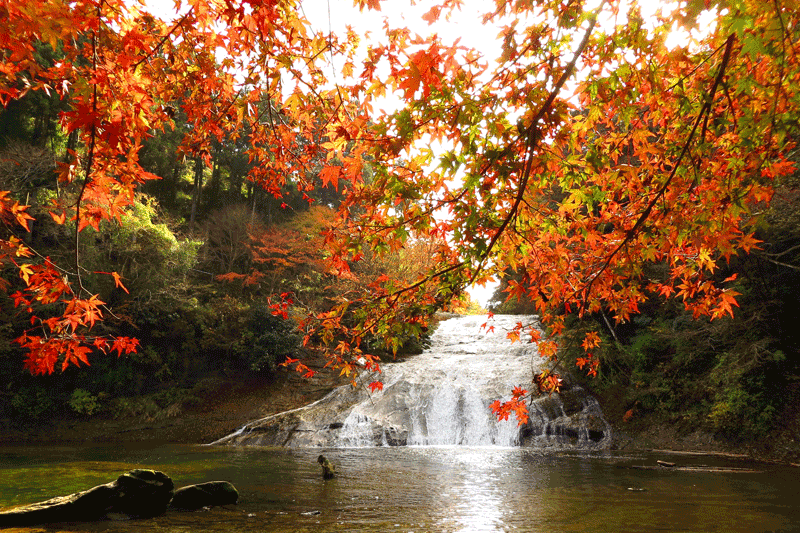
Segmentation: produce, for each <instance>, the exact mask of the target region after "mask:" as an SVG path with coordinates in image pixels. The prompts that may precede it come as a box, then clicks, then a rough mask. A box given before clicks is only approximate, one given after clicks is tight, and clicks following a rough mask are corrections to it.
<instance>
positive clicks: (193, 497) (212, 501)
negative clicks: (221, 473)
mask: <svg viewBox="0 0 800 533" xmlns="http://www.w3.org/2000/svg"><path fill="white" fill-rule="evenodd" d="M238 500H239V491H237V490H236V487H234V486H233V485H232V484H231V483H230V482H228V481H209V482H207V483H200V484H198V485H189V486H187V487H181V488H180V489H178V490H176V491H175V495H174V496H173V497H172V502H171V503H170V504H169V506H170V507H171V508H173V509H180V510H194V509H202V508H203V507H213V506H215V505H228V504H232V503H236V502H237V501H238Z"/></svg>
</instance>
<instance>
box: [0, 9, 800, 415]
mask: <svg viewBox="0 0 800 533" xmlns="http://www.w3.org/2000/svg"><path fill="white" fill-rule="evenodd" d="M354 3H355V4H356V5H357V6H358V7H360V8H363V9H373V10H380V9H381V5H382V4H381V3H380V2H378V1H377V0H376V1H370V2H364V1H356V2H354ZM461 5H462V2H460V1H458V0H448V1H445V2H441V3H439V4H431V6H430V10H429V11H428V12H427V13H426V15H425V17H424V18H425V20H426V21H428V22H430V23H435V22H436V21H437V20H438V19H443V18H446V17H447V16H449V14H450V13H451V12H453V11H454V10H455V11H457V10H458V9H459V8H460V7H461ZM0 12H1V13H0V14H1V16H0V47H2V54H1V55H0V73H2V74H1V76H2V77H0V103H2V104H3V105H4V106H5V105H7V104H8V103H9V102H11V101H13V100H15V99H19V98H23V97H24V96H25V95H26V94H27V93H30V92H32V91H45V92H53V93H57V94H58V95H59V96H60V97H61V98H63V99H64V100H66V101H67V102H68V103H69V109H68V111H66V112H64V113H63V114H62V116H61V127H62V128H63V129H64V131H65V132H67V133H70V132H76V133H77V134H78V136H79V141H80V142H79V143H78V146H77V147H76V149H75V150H73V151H72V152H71V153H70V157H69V158H68V160H67V161H64V162H62V164H61V165H60V167H59V171H58V179H59V183H60V186H61V187H62V188H63V189H64V191H65V193H64V194H63V195H61V196H59V197H58V198H57V199H56V200H54V201H53V203H52V205H50V206H49V209H48V210H49V212H50V215H51V216H52V219H53V220H54V221H55V222H57V223H59V224H72V225H73V226H74V228H75V238H76V239H78V238H79V237H80V235H81V233H82V232H84V231H92V229H94V230H96V229H97V228H98V225H99V224H100V222H101V221H114V220H117V221H119V220H121V213H122V212H123V211H124V210H125V209H126V207H127V206H128V205H130V203H131V202H132V201H133V195H134V191H135V190H136V189H137V187H138V186H139V185H140V184H142V183H143V182H145V181H146V180H151V179H156V178H157V176H155V175H152V174H148V173H147V172H144V171H143V170H142V169H141V168H140V166H139V165H138V163H137V160H138V152H139V150H140V149H141V146H142V142H143V141H144V140H145V139H147V138H148V137H149V136H151V135H153V133H154V132H156V131H159V130H164V129H168V128H171V127H172V125H173V116H174V108H175V107H176V106H179V107H180V108H181V110H182V112H183V113H184V114H185V115H186V117H187V123H188V124H189V125H190V127H189V128H187V129H186V133H185V138H184V139H183V142H182V144H181V147H180V150H181V151H182V152H183V153H185V154H186V155H188V156H191V157H194V158H198V157H199V158H201V159H202V160H204V161H205V163H206V164H210V157H211V156H210V154H211V153H212V150H211V149H210V143H211V142H212V141H213V140H215V139H216V140H221V139H222V138H237V137H238V136H241V135H244V133H242V132H245V131H246V132H247V134H246V140H247V145H248V147H247V155H248V158H249V160H250V162H251V163H253V166H252V170H251V172H250V175H249V176H248V177H249V179H250V180H252V181H253V182H255V183H257V184H258V185H260V186H262V187H263V188H264V189H265V190H267V191H269V192H270V193H272V194H274V195H276V196H280V194H281V189H282V187H284V186H286V185H287V183H290V184H291V185H292V186H296V187H297V189H298V190H299V191H302V192H303V193H304V194H305V193H306V192H308V191H309V190H310V188H311V187H313V184H314V181H313V179H314V178H315V177H318V178H319V179H320V180H321V182H322V184H323V186H330V187H334V188H338V189H340V190H342V191H343V193H344V196H345V199H344V201H343V202H342V204H341V206H340V207H339V210H338V215H337V218H336V220H335V221H331V228H330V230H329V232H328V233H327V235H326V237H325V248H326V253H327V261H328V263H327V267H326V268H327V272H328V273H330V274H332V275H336V276H339V277H341V278H342V279H349V280H353V286H354V288H355V287H359V290H358V291H356V290H355V289H354V290H353V291H351V292H349V293H348V295H347V297H346V298H344V297H343V298H341V299H340V300H339V301H338V302H336V303H335V305H332V306H330V307H329V308H328V309H325V310H323V311H319V312H317V313H314V314H312V315H310V316H308V317H307V319H306V320H305V321H304V322H303V324H302V327H303V328H304V330H305V333H306V338H307V341H308V342H312V341H320V340H321V341H323V342H325V343H327V344H328V345H329V346H330V353H331V362H332V365H333V366H336V367H339V368H342V369H344V370H346V371H348V372H349V371H351V370H355V369H356V367H359V368H362V367H364V366H365V365H364V364H363V362H364V361H366V368H367V369H368V370H375V369H377V368H379V367H378V366H377V365H378V359H377V357H376V356H374V355H372V354H370V353H369V352H368V350H365V347H364V345H363V341H364V339H365V338H367V337H368V336H369V337H381V336H382V337H385V338H386V339H388V340H387V342H388V343H389V344H391V339H393V338H396V337H397V336H399V335H401V334H408V333H414V332H419V331H420V330H421V329H422V328H424V327H425V326H426V324H427V317H428V316H430V314H431V313H432V312H433V311H434V310H436V309H440V308H442V307H443V306H444V305H447V304H448V303H449V302H450V301H451V300H452V298H454V297H455V296H457V295H459V294H460V293H461V292H462V291H463V290H464V288H465V287H466V286H468V285H469V284H471V283H483V282H486V281H488V280H490V279H492V278H495V277H497V276H498V275H500V273H502V272H508V271H514V272H518V273H520V276H519V279H518V280H514V281H513V282H512V283H510V284H509V288H508V297H509V298H523V299H527V300H530V301H532V302H533V303H534V305H535V307H536V309H537V311H538V313H539V315H540V321H541V326H543V331H541V332H540V331H539V329H538V325H537V324H520V329H529V330H530V331H531V334H532V336H533V338H534V340H535V341H536V342H538V344H539V349H540V353H541V354H542V355H543V356H545V357H555V356H556V354H557V352H558V340H559V337H560V335H561V334H562V332H563V331H564V328H565V317H566V316H568V315H571V314H572V315H577V316H584V315H589V314H593V315H602V316H603V317H604V318H605V319H606V320H608V321H609V322H617V323H620V322H625V321H628V320H629V319H630V318H631V317H632V316H633V315H635V314H636V313H637V312H638V310H639V305H640V304H641V303H642V302H644V301H645V300H647V299H651V298H676V299H679V300H680V301H682V302H683V304H684V305H685V306H686V308H687V309H689V310H691V312H692V313H693V314H694V316H696V317H700V316H710V317H712V318H723V317H725V316H730V315H732V314H733V313H734V308H735V307H736V305H737V303H736V296H737V294H736V292H735V291H734V290H732V289H731V288H730V287H729V286H728V284H729V283H730V282H731V281H732V280H731V279H727V280H724V281H722V282H719V281H718V280H716V279H715V277H714V274H715V272H717V270H718V268H719V265H720V263H721V262H725V261H727V260H728V259H729V258H731V257H732V256H734V255H736V254H738V253H740V252H745V253H746V252H748V251H750V250H753V249H754V248H756V247H757V246H758V241H757V239H755V238H754V236H753V231H754V228H755V225H756V224H757V222H758V220H759V214H760V213H761V212H762V211H763V209H764V207H765V206H767V205H768V204H769V201H770V199H771V196H772V193H773V187H774V180H775V179H776V178H779V177H781V176H784V175H787V174H789V173H791V172H793V171H794V170H795V166H794V164H793V163H792V161H791V158H790V154H791V152H792V150H793V149H794V147H795V138H796V132H795V129H796V127H797V123H798V103H800V102H799V100H800V96H799V95H798V88H799V87H800V61H798V54H799V53H800V45H799V44H798V43H800V35H798V28H800V21H799V20H798V16H799V15H800V12H799V9H798V7H797V6H796V3H795V2H792V1H788V0H776V1H775V2H762V1H756V0H742V1H741V2H737V3H728V2H722V1H715V0H702V1H701V0H689V1H688V2H683V3H681V4H680V5H679V6H678V7H675V6H672V7H670V8H669V9H668V8H666V7H664V8H662V9H660V10H656V11H654V12H652V13H651V14H649V15H648V16H647V18H645V17H644V16H643V14H642V10H641V9H640V7H639V6H638V5H637V4H636V3H628V2H621V1H618V0H607V1H603V2H600V3H599V5H598V4H597V3H596V2H593V3H589V2H583V1H574V2H566V3H565V2H555V1H540V2H511V1H507V0H495V1H494V2H488V3H487V5H486V12H485V14H484V16H483V21H484V23H485V24H486V25H487V34H488V35H492V34H495V33H498V32H499V35H498V39H499V41H500V42H501V43H502V48H501V52H500V56H499V57H484V56H482V55H481V54H480V53H479V52H478V51H476V50H472V49H469V48H468V47H466V46H463V45H460V44H457V43H450V42H445V41H443V40H442V39H440V38H438V37H436V36H431V37H423V36H418V35H415V34H413V33H412V32H410V31H409V30H407V29H405V28H395V27H393V26H392V21H391V20H387V21H386V23H385V27H384V28H383V30H382V32H383V34H384V37H383V38H381V39H380V40H378V41H377V42H374V43H373V44H370V45H364V46H361V45H360V44H359V38H360V36H359V35H357V34H356V33H355V32H350V33H348V34H347V35H341V36H337V35H327V34H324V33H322V32H315V31H314V30H313V29H312V28H311V27H310V25H309V23H308V21H307V20H305V18H304V17H303V14H302V11H301V10H300V9H298V4H297V2H296V1H293V0H279V1H269V2H239V1H238V0H223V1H221V2H211V1H208V0H192V1H190V2H188V3H182V2H180V1H178V2H176V14H175V15H174V16H172V17H171V18H170V19H168V20H164V19H162V18H159V17H157V16H154V15H153V14H151V13H148V12H147V11H146V9H145V8H142V7H140V6H138V4H134V3H132V2H124V1H122V0H111V1H108V0H103V1H99V0H84V1H80V2H64V1H53V2H47V3H44V2H4V3H3V4H2V6H1V7H0ZM678 31H680V32H683V33H682V34H680V35H682V38H680V39H679V41H681V42H680V43H679V44H675V43H674V42H673V41H671V40H670V39H671V36H674V34H675V32H678ZM35 42H36V43H44V44H46V45H48V46H49V47H51V48H52V49H53V50H57V51H58V53H59V55H60V58H61V59H60V60H59V61H57V62H55V63H54V64H52V65H48V64H42V63H40V62H38V61H37V59H36V57H37V56H36V55H35V53H34V52H35V50H34V47H33V44H32V43H35ZM329 61H333V62H335V63H336V64H337V65H341V68H338V67H337V69H336V70H337V73H336V76H335V77H334V76H331V75H330V74H329V73H330V72H331V68H330V66H329V64H328V62H329ZM265 95H266V97H265ZM387 95H391V96H393V97H394V98H397V99H398V100H399V102H400V104H399V105H398V106H396V109H395V110H392V109H391V108H392V106H383V105H381V103H382V102H383V101H384V99H385V98H386V97H387ZM385 107H389V108H390V110H389V111H381V109H384V108H385ZM320 161H321V162H323V163H322V164H321V166H320V165H319V162H320ZM309 200H310V198H309ZM0 218H2V220H3V222H4V224H5V227H6V228H7V231H6V232H5V233H4V235H3V237H2V240H0V263H1V264H2V266H3V267H9V268H12V269H13V271H14V272H15V277H13V282H12V278H9V277H8V276H7V277H6V278H4V279H3V280H0V284H2V288H3V289H5V290H12V289H15V288H16V287H13V285H17V284H20V283H21V287H20V288H19V290H17V291H16V292H14V293H13V294H12V295H11V296H12V298H13V299H14V301H15V303H16V304H17V306H18V308H19V309H20V310H22V311H23V312H28V313H30V315H31V329H30V330H29V331H28V332H27V333H25V334H24V335H23V336H22V337H21V338H20V339H19V340H18V342H19V344H20V345H22V346H23V347H24V348H25V350H26V353H27V356H26V357H27V362H26V367H27V368H29V369H30V370H31V371H32V372H34V373H42V372H52V371H53V369H54V368H55V366H56V364H57V363H58V362H60V364H61V367H62V368H64V367H66V366H68V365H70V364H78V362H81V363H85V364H88V357H87V356H88V354H89V352H90V351H92V350H95V349H97V350H101V351H104V350H106V351H114V352H117V353H125V352H128V351H130V350H132V349H134V348H135V341H134V340H132V339H127V338H116V339H113V338H105V337H92V336H91V335H90V334H89V331H90V330H91V329H92V327H93V326H94V325H95V324H96V323H97V321H98V320H101V319H102V318H104V317H105V316H106V315H107V313H108V311H107V310H105V309H104V307H103V306H104V304H103V302H102V300H101V297H100V296H99V295H94V294H89V293H87V291H85V290H84V289H83V285H82V283H81V269H80V257H77V256H76V257H75V260H74V262H73V264H71V265H56V264H53V263H52V262H50V261H49V260H47V258H42V257H37V256H36V255H35V251H33V250H31V249H29V248H28V247H27V246H26V245H25V244H24V243H23V242H22V241H21V240H20V238H19V237H18V236H17V232H18V231H19V229H20V228H25V227H27V224H28V222H29V221H30V219H31V218H30V215H29V214H28V213H27V210H26V206H25V205H24V204H23V203H22V202H21V199H17V198H14V197H13V195H12V194H11V193H10V192H9V191H2V192H0ZM276 238H277V237H275V236H267V235H265V234H262V235H258V236H254V243H256V244H255V246H257V247H259V246H260V248H259V249H260V252H259V254H260V255H259V257H261V258H262V260H263V261H273V262H275V264H276V265H283V266H284V267H288V266H290V264H291V262H292V261H294V255H295V252H290V253H289V254H288V255H284V256H281V255H280V254H279V253H276V251H277V250H278V248H279V247H280V246H281V244H280V243H279V242H278V241H276V240H275V239H276ZM282 238H283V239H284V241H283V244H284V245H286V246H287V248H286V250H290V249H294V248H291V247H289V244H288V239H289V236H283V237H282ZM415 242H417V243H418V242H425V243H432V244H431V246H432V247H431V248H430V250H429V251H428V254H427V259H428V261H426V262H425V263H424V267H425V268H423V269H421V270H419V271H415V272H414V273H413V275H412V276H410V277H409V276H407V275H397V273H396V272H386V273H384V274H382V275H378V276H373V277H362V278H359V275H360V274H359V265H360V264H361V263H362V262H363V261H365V260H367V259H372V258H375V257H388V256H389V255H390V254H396V253H398V251H400V250H403V249H410V247H411V246H412V244H413V243H415ZM258 243H260V244H258ZM297 253H301V252H300V251H298V252H297ZM652 265H659V266H660V267H663V268H664V270H663V272H664V274H663V275H660V276H652V275H650V274H649V273H648V272H649V270H648V266H652ZM8 271H9V270H8V269H7V270H6V272H8ZM241 274H245V273H241ZM111 275H112V276H113V275H114V274H113V273H111ZM248 275H249V274H248ZM114 280H115V282H116V283H117V284H118V285H119V286H120V287H123V286H124V280H122V279H120V278H119V276H115V277H114ZM39 306H42V307H47V308H49V309H55V310H56V311H55V312H53V311H51V312H49V313H48V314H47V315H44V314H42V313H40V311H39V310H38V307H39ZM45 316H46V317H45ZM40 317H45V318H40ZM512 334H513V332H512ZM517 334H518V332H517ZM599 342H600V340H599V337H598V336H597V335H596V333H592V332H590V333H589V334H588V335H587V336H586V338H585V340H584V349H585V355H584V356H582V357H581V358H579V359H578V360H577V365H578V367H580V368H582V369H584V370H585V371H588V372H589V373H594V372H596V371H597V365H598V358H597V357H596V356H595V355H594V353H595V352H596V350H597V349H598V346H599ZM357 361H361V364H357ZM558 386H559V381H558V377H557V376H556V375H555V374H552V375H545V376H539V377H538V382H532V383H531V384H529V385H526V386H525V387H520V388H517V389H515V391H514V393H513V397H512V400H511V402H510V403H506V404H502V403H498V404H496V405H495V406H494V409H495V411H496V412H497V414H498V415H499V416H501V417H505V416H508V414H509V413H510V412H516V413H517V416H518V417H519V418H520V419H522V418H524V416H525V409H524V402H522V400H523V399H524V398H525V397H526V395H527V394H529V393H528V391H527V389H534V388H535V389H537V390H541V391H544V392H547V391H552V390H556V389H557V388H558ZM374 388H379V387H378V386H377V385H375V387H374Z"/></svg>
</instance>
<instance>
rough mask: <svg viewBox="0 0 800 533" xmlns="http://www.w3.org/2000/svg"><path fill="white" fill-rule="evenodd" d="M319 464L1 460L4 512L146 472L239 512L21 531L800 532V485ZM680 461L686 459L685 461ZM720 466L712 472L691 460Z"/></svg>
mask: <svg viewBox="0 0 800 533" xmlns="http://www.w3.org/2000/svg"><path fill="white" fill-rule="evenodd" d="M319 453H320V450H318V449H316V450H310V449H306V450H302V449H298V450H286V449H259V448H203V447H187V446H170V447H160V448H141V449H135V448H133V449H127V450H126V449H118V448H113V449H112V448H94V449H69V450H66V449H52V448H42V449H35V448H24V449H22V448H21V449H5V450H2V451H0V506H8V505H13V504H20V503H28V502H32V501H39V500H42V499H44V498H47V497H51V496H55V495H59V494H65V493H68V492H72V491H75V490H81V489H85V488H88V487H90V486H93V485H95V484H99V483H103V482H107V481H110V480H111V479H113V478H114V477H115V476H116V475H117V474H118V473H119V472H121V471H124V470H127V469H130V468H136V467H148V468H156V469H159V470H163V471H164V472H167V473H168V474H170V475H171V476H172V477H173V479H174V480H175V481H176V484H177V485H179V486H181V485H185V484H190V483H198V482H203V481H208V480H212V479H226V480H229V481H231V482H233V483H234V485H236V487H237V488H238V489H239V492H240V495H241V496H240V503H239V504H238V505H236V506H227V507H222V508H215V509H211V510H206V511H200V512H194V513H170V514H167V515H165V516H161V517H157V518H154V519H151V520H141V521H131V522H106V523H98V524H67V525H58V526H47V527H46V528H38V529H35V528H34V529H20V530H15V531H25V532H31V531H47V532H48V533H51V532H54V531H81V532H95V531H97V532H99V531H110V532H122V533H126V532H149V531H158V532H159V533H163V532H179V531H181V532H183V531H187V532H188V531H192V532H197V531H209V532H216V531H219V532H222V531H232V532H241V533H244V532H248V533H250V532H252V531H275V532H289V531H292V532H306V531H308V532H310V531H317V532H319V531H322V532H328V531H330V532H338V531H348V532H360V531H363V532H366V531H398V532H408V531H414V532H416V533H422V532H425V531H436V532H446V533H449V532H495V531H500V532H506V531H525V532H534V533H536V532H539V531H542V532H543V531H559V532H604V531H608V532H615V533H617V532H634V531H636V532H642V531H693V532H706V531H708V532H712V531H720V532H723V531H724V532H728V531H730V532H739V533H743V532H747V533H751V532H764V533H766V532H768V531H774V532H778V531H780V532H783V533H787V532H791V531H800V504H798V502H797V500H796V495H797V494H800V479H799V478H800V476H797V475H796V473H797V472H796V470H793V469H789V470H787V469H785V468H781V467H775V466H770V465H757V466H758V470H761V472H760V473H744V472H737V471H731V472H726V473H708V472H700V471H668V470H667V469H654V468H652V469H651V468H650V465H654V464H655V459H656V457H655V456H650V455H641V456H623V455H614V454H609V453H605V454H600V455H581V454H573V455H565V454H545V453H537V452H535V451H533V450H530V449H520V448H496V447H495V448H480V447H472V448H469V447H418V448H415V447H410V448H367V449H330V450H323V453H324V454H325V456H326V457H328V458H329V459H331V461H333V462H334V463H335V464H336V465H337V469H338V470H339V472H340V475H339V476H338V477H337V478H336V479H333V480H330V481H323V480H322V479H321V475H320V472H319V466H318V465H317V464H316V457H317V455H318V454H319ZM673 460H675V459H673ZM679 460H680V461H681V462H682V464H683V463H686V464H689V465H692V464H697V465H708V464H709V462H710V461H711V462H713V460H712V459H709V458H679Z"/></svg>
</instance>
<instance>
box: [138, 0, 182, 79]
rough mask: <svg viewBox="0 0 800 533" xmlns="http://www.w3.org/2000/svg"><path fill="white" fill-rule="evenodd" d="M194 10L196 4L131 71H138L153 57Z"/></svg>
mask: <svg viewBox="0 0 800 533" xmlns="http://www.w3.org/2000/svg"><path fill="white" fill-rule="evenodd" d="M193 10H194V6H192V5H190V6H189V10H188V11H186V13H185V14H184V15H183V16H182V17H181V18H180V19H179V20H178V22H176V23H175V25H174V26H173V27H172V29H171V30H169V31H168V32H167V33H166V34H164V37H162V38H161V40H160V41H158V43H157V44H156V45H155V46H154V47H153V50H152V51H151V52H150V53H149V54H147V55H146V56H144V57H143V58H142V59H140V60H139V61H137V62H136V63H134V65H133V67H132V68H131V71H133V72H136V69H137V68H139V65H141V64H142V63H144V62H145V61H147V60H148V59H150V58H151V57H153V54H155V53H156V52H157V51H158V50H160V49H161V47H162V46H164V43H165V42H166V41H167V39H169V36H170V35H172V34H173V33H174V32H175V30H177V29H178V28H179V27H181V25H182V24H183V21H184V20H186V17H188V16H189V14H190V13H191V12H192V11H193Z"/></svg>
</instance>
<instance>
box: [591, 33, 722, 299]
mask: <svg viewBox="0 0 800 533" xmlns="http://www.w3.org/2000/svg"><path fill="white" fill-rule="evenodd" d="M734 41H735V36H734V34H731V35H730V36H729V37H728V40H727V41H726V45H725V54H724V55H723V56H722V62H721V64H720V67H719V71H718V72H717V76H716V78H715V79H714V85H713V86H712V87H711V91H710V93H709V96H708V98H707V99H706V101H705V103H704V104H703V107H702V108H701V109H700V112H699V113H698V115H697V119H696V120H695V122H694V126H693V127H692V131H691V132H690V133H689V137H688V138H687V139H686V143H685V144H684V145H683V149H682V150H681V153H680V155H679V156H678V160H677V161H676V162H675V165H674V166H673V167H672V172H670V174H669V177H667V180H666V181H665V182H664V185H663V186H662V187H661V188H660V189H659V190H658V192H657V193H656V195H655V197H653V199H652V200H651V201H650V203H649V204H647V207H646V208H645V209H644V211H642V214H641V215H639V218H638V219H637V220H636V223H635V224H634V225H633V227H632V228H631V229H630V230H628V231H627V233H626V234H625V238H624V239H622V242H621V243H619V245H618V246H617V247H616V248H615V249H614V251H613V252H611V254H609V256H608V257H607V258H606V261H605V263H604V264H603V266H602V267H601V268H600V269H599V270H598V271H597V273H596V274H595V275H594V276H593V277H592V279H591V280H589V283H588V284H587V285H586V286H585V287H584V288H583V293H584V295H587V296H588V294H589V291H590V290H591V288H592V285H593V284H594V281H595V280H596V279H597V278H598V277H599V276H600V273H601V272H603V271H604V270H606V269H607V268H608V267H609V266H610V265H611V260H612V259H613V258H614V257H615V256H616V255H617V254H618V253H619V252H620V251H621V250H622V249H623V248H625V247H626V246H627V245H628V243H629V242H630V241H631V240H632V239H633V237H635V236H636V234H637V233H638V231H639V230H640V229H641V228H642V226H643V225H644V223H645V222H646V221H647V219H648V218H649V217H650V213H651V212H652V211H653V208H654V207H655V205H656V204H657V203H658V201H659V200H660V199H661V198H662V197H663V196H664V195H665V193H666V192H667V189H668V188H669V186H670V184H671V183H672V180H673V178H674V177H675V175H676V174H677V172H678V169H679V168H680V166H681V161H683V158H684V156H685V155H686V153H687V152H688V151H689V147H690V146H691V144H692V142H693V140H694V137H695V134H696V133H697V129H698V127H699V126H700V123H701V122H703V120H704V118H706V115H707V114H708V113H710V111H711V102H713V100H714V95H715V94H716V92H717V88H718V87H719V86H720V84H721V82H722V77H723V76H724V74H725V67H726V66H727V65H728V63H729V62H730V58H731V53H732V51H733V43H734Z"/></svg>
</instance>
